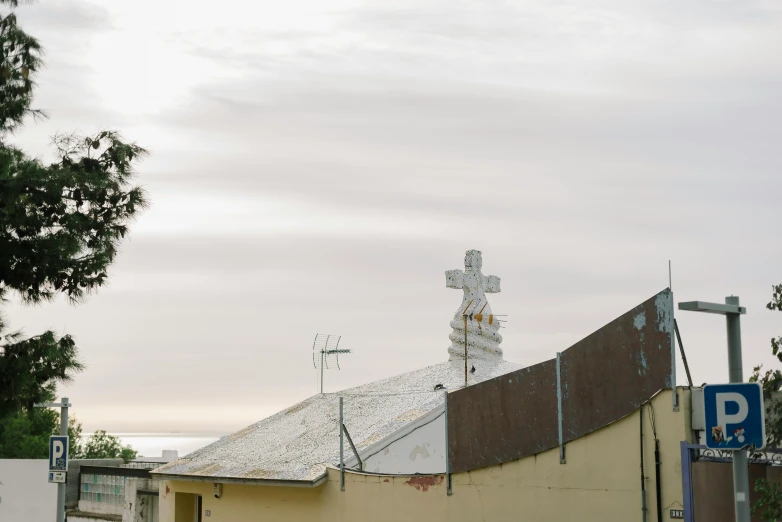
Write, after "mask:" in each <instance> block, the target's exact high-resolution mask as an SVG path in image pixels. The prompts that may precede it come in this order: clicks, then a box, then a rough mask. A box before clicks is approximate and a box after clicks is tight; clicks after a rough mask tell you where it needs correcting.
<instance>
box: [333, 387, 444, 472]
mask: <svg viewBox="0 0 782 522" xmlns="http://www.w3.org/2000/svg"><path fill="white" fill-rule="evenodd" d="M444 413H445V401H443V404H440V405H439V406H436V407H434V408H433V409H431V410H429V411H428V412H426V413H424V414H423V415H421V416H420V417H418V418H417V419H416V420H414V421H412V422H410V423H408V424H405V425H404V426H402V427H401V428H399V429H398V430H396V431H393V432H391V433H389V434H388V435H386V436H385V437H383V438H382V439H380V440H379V441H377V442H375V443H373V444H371V445H369V446H367V447H366V448H364V449H362V450H359V452H358V454H359V455H360V456H361V460H362V461H363V460H366V459H368V458H369V457H371V456H373V455H375V454H377V453H379V452H380V451H381V450H383V449H384V448H386V447H387V446H390V445H391V444H393V443H394V442H396V441H398V440H399V439H401V438H404V437H406V436H407V435H409V434H410V433H412V432H414V431H415V430H417V429H418V428H420V427H422V426H425V425H427V424H429V423H430V422H432V421H434V420H435V419H437V418H438V417H440V415H443V414H444ZM356 464H358V460H357V459H356V457H355V455H353V456H351V457H350V458H347V459H345V468H348V467H353V466H355V465H356ZM353 471H356V470H353Z"/></svg>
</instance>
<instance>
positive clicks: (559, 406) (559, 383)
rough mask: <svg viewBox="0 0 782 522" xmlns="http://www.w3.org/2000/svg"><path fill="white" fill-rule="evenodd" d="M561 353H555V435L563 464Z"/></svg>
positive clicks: (560, 461)
mask: <svg viewBox="0 0 782 522" xmlns="http://www.w3.org/2000/svg"><path fill="white" fill-rule="evenodd" d="M560 366H561V353H560V352H557V433H558V435H559V463H560V464H565V441H564V440H563V438H562V373H561V370H560Z"/></svg>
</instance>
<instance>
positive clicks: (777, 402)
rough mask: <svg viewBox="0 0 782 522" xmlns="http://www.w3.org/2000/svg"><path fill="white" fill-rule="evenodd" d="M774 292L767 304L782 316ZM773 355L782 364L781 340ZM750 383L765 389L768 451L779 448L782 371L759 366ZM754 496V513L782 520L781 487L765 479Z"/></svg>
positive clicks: (779, 293)
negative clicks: (756, 498) (755, 496)
mask: <svg viewBox="0 0 782 522" xmlns="http://www.w3.org/2000/svg"><path fill="white" fill-rule="evenodd" d="M771 291H772V294H771V301H769V302H768V304H766V308H768V309H769V310H772V311H777V312H782V285H774V286H773V287H772V288H771ZM771 353H772V354H773V355H775V356H776V358H777V359H778V360H779V361H780V362H782V337H772V339H771ZM749 380H750V381H751V382H759V383H760V384H761V385H762V386H763V395H764V398H765V400H766V447H771V448H776V447H779V445H780V443H782V399H780V398H779V391H780V390H782V371H780V370H779V369H774V370H766V371H765V372H764V371H763V367H762V365H761V366H756V367H755V368H754V371H753V373H752V377H750V379H749ZM755 492H756V493H758V495H759V499H758V501H757V502H756V503H755V505H754V506H753V507H752V511H753V513H754V512H760V514H761V517H762V519H763V520H767V521H777V520H782V487H780V485H779V484H777V483H772V482H769V481H768V480H766V479H758V481H757V482H756V483H755Z"/></svg>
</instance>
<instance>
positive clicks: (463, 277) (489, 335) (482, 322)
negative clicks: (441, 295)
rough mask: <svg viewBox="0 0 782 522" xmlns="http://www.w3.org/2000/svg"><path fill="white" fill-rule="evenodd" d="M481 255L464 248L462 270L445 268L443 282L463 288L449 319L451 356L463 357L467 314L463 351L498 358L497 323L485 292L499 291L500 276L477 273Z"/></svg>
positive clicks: (481, 356) (476, 355)
mask: <svg viewBox="0 0 782 522" xmlns="http://www.w3.org/2000/svg"><path fill="white" fill-rule="evenodd" d="M482 266H483V259H482V256H481V252H480V251H479V250H468V251H467V252H466V253H465V255H464V271H461V270H448V271H447V272H445V284H446V286H447V287H448V288H456V289H461V290H463V291H464V298H463V299H462V304H461V305H460V306H459V308H458V309H457V310H456V313H455V314H454V318H453V320H452V321H451V327H452V328H453V331H452V332H451V335H449V338H450V339H451V347H450V348H449V349H448V353H450V354H451V359H454V358H458V359H461V358H464V342H465V341H464V328H465V320H464V318H465V317H467V324H466V325H467V353H468V357H475V358H490V357H491V358H493V357H499V358H502V349H500V343H501V342H502V336H501V335H500V334H499V333H498V330H499V323H498V321H497V320H496V318H495V317H494V315H493V314H492V311H491V306H489V302H488V300H487V299H486V294H487V293H489V294H493V293H497V292H499V291H500V278H499V277H497V276H493V275H492V276H488V277H487V276H484V275H483V273H481V268H482Z"/></svg>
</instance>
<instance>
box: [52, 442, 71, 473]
mask: <svg viewBox="0 0 782 522" xmlns="http://www.w3.org/2000/svg"><path fill="white" fill-rule="evenodd" d="M49 471H68V437H67V436H65V435H52V436H51V437H49Z"/></svg>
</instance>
